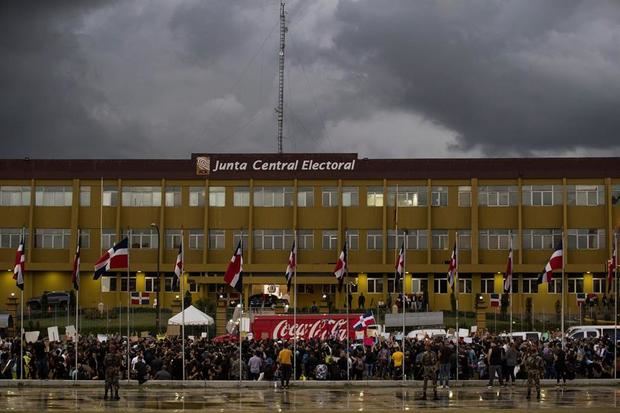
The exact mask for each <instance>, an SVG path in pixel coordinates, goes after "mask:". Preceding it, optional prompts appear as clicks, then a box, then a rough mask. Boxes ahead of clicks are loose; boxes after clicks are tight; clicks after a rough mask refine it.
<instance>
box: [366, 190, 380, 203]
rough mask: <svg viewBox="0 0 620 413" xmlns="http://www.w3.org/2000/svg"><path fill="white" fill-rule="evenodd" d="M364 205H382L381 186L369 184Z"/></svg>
mask: <svg viewBox="0 0 620 413" xmlns="http://www.w3.org/2000/svg"><path fill="white" fill-rule="evenodd" d="M366 206H368V207H382V206H383V187H382V186H369V187H368V189H367V190H366Z"/></svg>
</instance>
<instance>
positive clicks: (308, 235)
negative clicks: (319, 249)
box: [297, 230, 314, 250]
mask: <svg viewBox="0 0 620 413" xmlns="http://www.w3.org/2000/svg"><path fill="white" fill-rule="evenodd" d="M297 249H298V250H312V249H314V232H313V231H312V230H300V231H297Z"/></svg>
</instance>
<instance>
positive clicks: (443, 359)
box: [438, 343, 452, 389]
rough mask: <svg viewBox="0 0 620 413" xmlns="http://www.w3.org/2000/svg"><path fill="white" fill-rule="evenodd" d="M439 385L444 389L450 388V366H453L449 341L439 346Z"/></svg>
mask: <svg viewBox="0 0 620 413" xmlns="http://www.w3.org/2000/svg"><path fill="white" fill-rule="evenodd" d="M438 358H439V385H440V386H441V388H443V389H449V388H450V367H451V366H452V363H451V362H452V360H451V358H452V350H451V349H450V346H449V345H448V344H447V343H443V344H442V345H441V347H440V348H439V357H438Z"/></svg>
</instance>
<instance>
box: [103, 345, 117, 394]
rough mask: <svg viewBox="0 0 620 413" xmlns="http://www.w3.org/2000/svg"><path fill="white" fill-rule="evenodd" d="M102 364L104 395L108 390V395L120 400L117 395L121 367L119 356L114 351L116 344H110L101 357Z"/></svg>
mask: <svg viewBox="0 0 620 413" xmlns="http://www.w3.org/2000/svg"><path fill="white" fill-rule="evenodd" d="M103 366H104V368H105V396H104V398H105V399H107V398H108V390H109V391H110V397H111V398H113V399H114V400H120V397H119V396H118V388H119V374H120V368H121V357H120V355H119V354H118V353H117V351H116V346H114V344H110V347H109V348H108V352H107V354H106V355H105V358H104V359H103ZM112 390H114V392H112Z"/></svg>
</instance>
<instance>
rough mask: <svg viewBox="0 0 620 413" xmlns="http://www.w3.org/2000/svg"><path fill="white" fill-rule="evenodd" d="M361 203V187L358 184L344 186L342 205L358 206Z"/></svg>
mask: <svg viewBox="0 0 620 413" xmlns="http://www.w3.org/2000/svg"><path fill="white" fill-rule="evenodd" d="M359 204H360V189H359V188H358V187H357V186H345V187H342V206H343V207H356V206H359Z"/></svg>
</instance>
